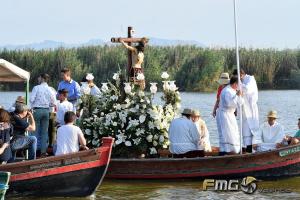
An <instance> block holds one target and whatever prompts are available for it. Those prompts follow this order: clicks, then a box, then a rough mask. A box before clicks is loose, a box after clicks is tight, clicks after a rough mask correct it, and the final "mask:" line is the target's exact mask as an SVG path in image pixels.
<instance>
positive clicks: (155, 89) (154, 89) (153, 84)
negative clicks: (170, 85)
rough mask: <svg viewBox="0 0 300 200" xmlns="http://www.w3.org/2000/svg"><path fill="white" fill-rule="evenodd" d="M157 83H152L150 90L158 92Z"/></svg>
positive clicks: (152, 92) (153, 92)
mask: <svg viewBox="0 0 300 200" xmlns="http://www.w3.org/2000/svg"><path fill="white" fill-rule="evenodd" d="M156 84H157V83H150V85H151V87H150V92H151V94H155V93H156V92H157V86H156Z"/></svg>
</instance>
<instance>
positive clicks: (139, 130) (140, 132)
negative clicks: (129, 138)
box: [135, 128, 145, 136]
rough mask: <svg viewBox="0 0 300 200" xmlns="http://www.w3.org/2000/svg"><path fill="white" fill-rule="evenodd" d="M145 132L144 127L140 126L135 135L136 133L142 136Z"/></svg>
mask: <svg viewBox="0 0 300 200" xmlns="http://www.w3.org/2000/svg"><path fill="white" fill-rule="evenodd" d="M144 133H145V130H144V129H140V128H138V129H137V130H136V132H135V135H136V136H140V135H141V134H144Z"/></svg>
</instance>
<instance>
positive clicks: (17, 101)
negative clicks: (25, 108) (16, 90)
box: [16, 96, 26, 104]
mask: <svg viewBox="0 0 300 200" xmlns="http://www.w3.org/2000/svg"><path fill="white" fill-rule="evenodd" d="M16 103H22V104H26V102H25V98H24V97H23V96H18V97H17V99H16Z"/></svg>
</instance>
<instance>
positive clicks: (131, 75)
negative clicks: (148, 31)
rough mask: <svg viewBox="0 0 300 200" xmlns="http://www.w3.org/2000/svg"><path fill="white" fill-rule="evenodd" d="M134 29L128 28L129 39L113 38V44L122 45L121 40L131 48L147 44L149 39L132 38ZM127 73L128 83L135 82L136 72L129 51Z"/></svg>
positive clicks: (129, 51)
mask: <svg viewBox="0 0 300 200" xmlns="http://www.w3.org/2000/svg"><path fill="white" fill-rule="evenodd" d="M132 32H133V28H132V27H131V26H129V27H128V37H127V38H120V37H119V38H116V37H113V38H111V42H113V43H121V40H122V41H123V42H125V43H127V45H128V46H130V47H131V44H132V43H138V42H143V43H147V42H148V39H146V38H133V37H132ZM127 71H128V81H130V80H135V77H134V72H133V70H132V51H131V50H129V49H128V62H127Z"/></svg>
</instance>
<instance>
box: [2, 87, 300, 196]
mask: <svg viewBox="0 0 300 200" xmlns="http://www.w3.org/2000/svg"><path fill="white" fill-rule="evenodd" d="M18 95H24V93H22V92H0V105H3V106H4V107H5V108H8V107H9V106H10V105H11V104H12V103H13V102H14V100H15V99H16V97H17V96H18ZM160 95H161V93H158V94H157V95H156V97H155V99H154V102H155V103H159V102H160ZM181 98H182V103H181V105H182V108H186V107H188V108H196V109H199V110H200V113H201V115H202V118H203V119H204V120H205V121H206V123H207V126H208V129H209V131H210V140H211V143H212V145H217V144H218V138H217V128H216V121H215V119H214V118H213V117H212V115H211V113H212V109H213V106H214V103H215V99H216V94H214V93H181ZM299 104H300V91H299V90H284V91H283V90H276V91H273V90H272V91H260V92H259V101H258V107H259V114H260V123H262V122H264V121H266V115H267V113H268V111H269V110H271V109H275V110H277V112H278V115H279V119H278V121H279V122H280V123H281V124H282V125H283V126H284V127H285V130H287V131H288V132H289V133H290V134H293V133H294V132H295V131H296V130H297V123H298V118H299V117H300V106H299ZM258 187H259V188H270V189H276V188H277V189H290V190H291V192H289V193H283V192H278V191H276V192H269V193H262V192H256V193H255V194H253V195H247V194H244V193H243V192H211V191H202V181H196V180H195V181H190V180H173V181H130V180H126V181H121V180H106V179H105V180H104V181H103V183H102V185H101V187H100V188H99V189H98V190H97V192H96V193H95V194H94V195H93V196H91V197H89V198H83V199H227V200H231V199H232V200H233V199H261V200H263V199H283V198H284V199H300V177H299V178H298V177H295V178H292V179H286V180H280V181H272V182H260V183H259V184H258ZM13 199H26V198H22V197H16V198H13ZM57 199H60V198H57ZM69 199H70V198H69ZM76 199H78V198H76ZM28 200H29V199H28Z"/></svg>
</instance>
